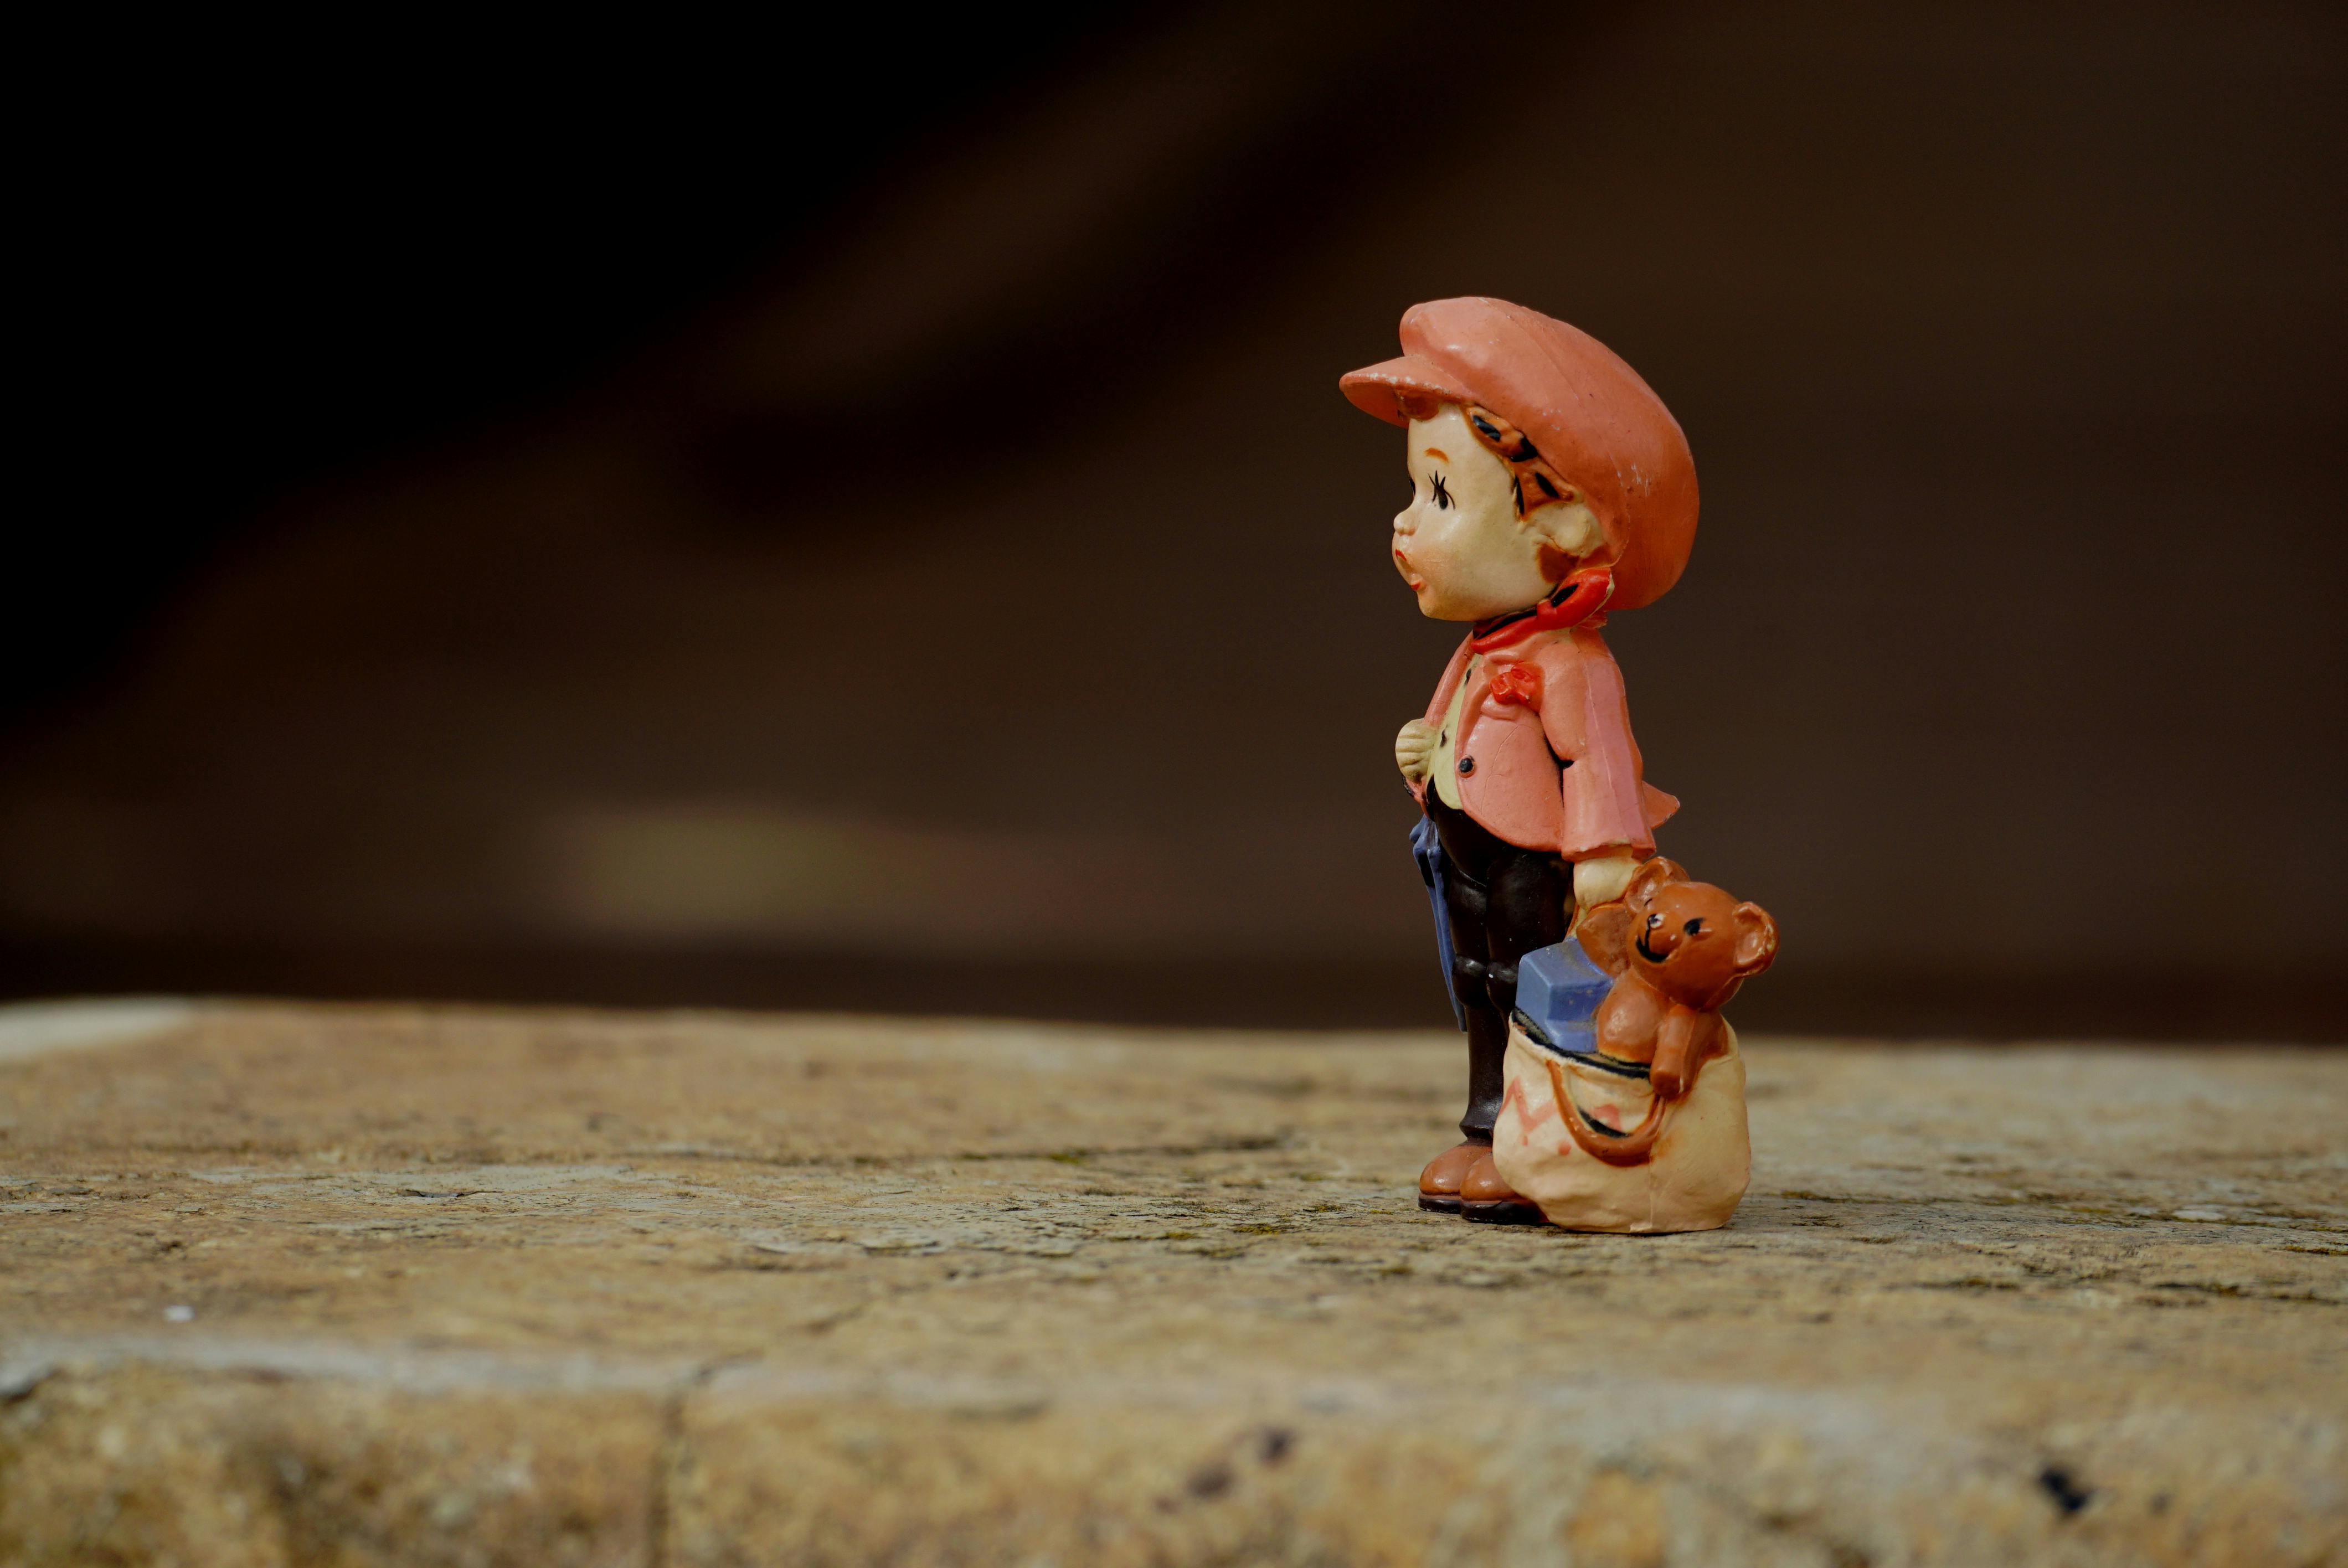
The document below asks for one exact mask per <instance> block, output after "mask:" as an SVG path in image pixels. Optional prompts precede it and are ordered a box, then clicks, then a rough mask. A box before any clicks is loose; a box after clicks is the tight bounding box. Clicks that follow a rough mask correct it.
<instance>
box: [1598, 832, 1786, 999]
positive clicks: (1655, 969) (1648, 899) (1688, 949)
mask: <svg viewBox="0 0 2348 1568" xmlns="http://www.w3.org/2000/svg"><path fill="white" fill-rule="evenodd" d="M1625 902H1626V903H1627V904H1628V905H1629V907H1630V910H1631V943H1630V952H1629V958H1630V960H1631V964H1632V968H1635V969H1637V970H1638V971H1639V973H1640V974H1641V975H1643V976H1644V977H1645V978H1646V979H1647V980H1648V982H1649V983H1650V984H1652V985H1653V986H1654V988H1655V989H1657V990H1659V991H1662V992H1663V994H1664V995H1666V996H1668V997H1670V998H1672V999H1673V1000H1675V1001H1679V1002H1684V1003H1685V1004H1686V1005H1687V1006H1689V1007H1693V1008H1696V1009H1704V1010H1709V1009H1713V1008H1716V1007H1718V1006H1719V1005H1720V1000H1721V999H1722V998H1723V997H1724V995H1725V992H1726V991H1727V990H1728V989H1729V988H1730V987H1731V986H1733V985H1735V983H1736V982H1737V981H1738V980H1741V979H1744V978H1745V977H1746V976H1747V975H1754V974H1758V973H1760V972H1761V971H1762V970H1763V969H1766V968H1768V967H1769V963H1770V960H1771V959H1773V958H1776V956H1777V925H1776V921H1774V920H1772V919H1771V918H1770V917H1769V916H1768V914H1767V912H1766V911H1765V910H1764V909H1763V908H1762V907H1760V906H1759V905H1757V904H1741V903H1739V902H1737V901H1736V899H1735V897H1732V896H1731V895H1730V894H1728V893H1727V892H1726V891H1725V890H1724V889H1722V888H1719V887H1715V886H1712V885H1711V884H1710V883H1708V882H1690V881H1687V880H1685V879H1684V876H1681V875H1680V874H1679V868H1678V867H1677V866H1673V864H1672V863H1671V862H1670V861H1668V860H1651V861H1649V862H1648V863H1647V864H1646V865H1645V866H1641V867H1640V868H1639V872H1638V874H1637V875H1636V876H1633V877H1632V884H1631V886H1630V889H1629V891H1628V894H1627V897H1626V899H1625Z"/></svg>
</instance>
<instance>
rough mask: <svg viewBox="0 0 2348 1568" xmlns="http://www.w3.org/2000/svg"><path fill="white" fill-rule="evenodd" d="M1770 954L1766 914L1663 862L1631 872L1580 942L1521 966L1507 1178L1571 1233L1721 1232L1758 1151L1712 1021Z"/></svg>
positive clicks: (1499, 1136)
mask: <svg viewBox="0 0 2348 1568" xmlns="http://www.w3.org/2000/svg"><path fill="white" fill-rule="evenodd" d="M1585 948H1586V949H1587V956H1586V957H1585V956H1584V954H1583V951H1582V950H1583V949H1585ZM1776 956H1777V924H1776V921H1775V920H1772V919H1771V918H1770V917H1769V915H1768V912H1767V911H1766V910H1765V909H1763V908H1762V907H1760V906H1759V905H1757V904H1751V903H1740V902H1738V901H1737V900H1736V898H1735V897H1733V896H1732V895H1730V894H1728V893H1725V892H1724V891H1722V890H1721V889H1720V888H1718V887H1715V886H1711V885H1710V884H1709V883H1704V882H1691V881H1689V880H1688V879H1687V874H1686V873H1685V872H1684V871H1682V870H1681V869H1680V867H1679V866H1676V865H1674V864H1673V863H1672V862H1671V861H1669V860H1664V859H1662V858H1660V857H1659V858H1657V859H1653V860H1650V861H1648V862H1647V863H1646V864H1645V865H1643V866H1640V867H1639V869H1638V871H1637V872H1636V873H1635V874H1634V875H1633V876H1632V878H1631V886H1630V887H1629V888H1628V889H1627V891H1626V893H1625V895H1624V898H1623V902H1622V904H1621V905H1620V906H1612V907H1609V908H1608V909H1607V910H1605V911H1603V912H1601V913H1599V914H1597V915H1594V916H1592V917H1591V918H1590V919H1587V920H1585V921H1584V922H1583V927H1582V930H1581V938H1580V940H1579V941H1578V942H1568V943H1564V944H1561V945H1560V947H1558V948H1551V949H1548V950H1546V951H1543V952H1541V953H1539V954H1535V955H1531V956H1529V958H1527V959H1526V961H1525V963H1524V966H1523V968H1524V969H1525V971H1526V974H1525V978H1524V982H1523V984H1522V985H1521V986H1520V988H1519V1006H1518V1007H1517V1009H1516V1010H1515V1013H1514V1016H1513V1018H1512V1020H1511V1025H1510V1029H1509V1049H1508V1055H1507V1058H1506V1060H1505V1062H1504V1064H1503V1070H1502V1071H1503V1078H1504V1081H1505V1083H1506V1090H1505V1091H1504V1094H1503V1098H1502V1103H1501V1109H1500V1115H1499V1120H1498V1125H1497V1127H1496V1128H1495V1130H1494V1139H1495V1143H1494V1148H1493V1157H1494V1162H1495V1163H1496V1164H1497V1166H1498V1172H1499V1175H1500V1179H1501V1180H1502V1181H1504V1182H1505V1183H1507V1184H1509V1187H1510V1188H1511V1189H1513V1190H1514V1191H1515V1192H1516V1193H1518V1194H1522V1196H1523V1197H1524V1198H1526V1199H1529V1201H1530V1202H1531V1203H1532V1204H1535V1205H1537V1206H1538V1207H1539V1209H1540V1214H1541V1215H1542V1217H1544V1218H1546V1219H1547V1220H1548V1221H1549V1222H1550V1224H1552V1225H1564V1226H1566V1227H1567V1228H1569V1229H1572V1230H1600V1231H1640V1232H1653V1231H1693V1230H1715V1229H1717V1228H1718V1227H1719V1226H1721V1225H1726V1224H1727V1223H1728V1218H1729V1216H1730V1215H1731V1214H1735V1212H1736V1205H1737V1204H1738V1202H1739V1201H1740V1200H1742V1199H1743V1198H1744V1196H1745V1188H1746V1182H1747V1181H1748V1180H1749V1179H1750V1177H1751V1173H1752V1144H1751V1143H1750V1142H1749V1140H1748V1139H1747V1137H1746V1123H1745V1061H1744V1058H1743V1057H1742V1056H1740V1055H1739V1054H1738V1053H1737V1049H1736V1031H1735V1030H1732V1029H1730V1028H1729V1027H1728V1022H1727V1020H1725V1019H1724V1018H1722V1017H1721V1016H1720V1009H1722V1008H1723V1007H1725V1005H1727V1002H1728V999H1730V998H1731V997H1733V996H1735V994H1736V989H1737V987H1738V986H1740V985H1742V984H1743V983H1744V982H1745V980H1746V979H1747V978H1748V977H1749V976H1752V975H1756V974H1759V973H1760V972H1761V971H1762V970H1763V969H1766V968H1768V967H1769V964H1770V961H1771V960H1772V959H1774V958H1776ZM1593 960H1594V962H1593ZM1608 973H1612V974H1616V975H1618V976H1619V978H1618V979H1614V980H1613V981H1612V984H1611V985H1608V986H1606V988H1605V999H1604V1000H1603V1001H1602V1002H1601V1003H1600V1004H1599V1005H1598V1006H1597V1007H1596V1009H1595V1010H1594V1013H1593V1011H1592V1009H1591V1007H1590V1005H1589V999H1590V997H1591V994H1592V993H1593V990H1594V988H1593V987H1592V986H1591V984H1590V982H1591V981H1592V980H1600V981H1601V983H1602V976H1603V975H1605V974H1608Z"/></svg>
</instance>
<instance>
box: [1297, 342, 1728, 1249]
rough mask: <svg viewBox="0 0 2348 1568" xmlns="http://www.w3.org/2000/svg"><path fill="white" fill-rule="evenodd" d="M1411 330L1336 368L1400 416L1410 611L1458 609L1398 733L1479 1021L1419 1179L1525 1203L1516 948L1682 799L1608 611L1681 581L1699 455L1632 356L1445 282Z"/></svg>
mask: <svg viewBox="0 0 2348 1568" xmlns="http://www.w3.org/2000/svg"><path fill="white" fill-rule="evenodd" d="M1402 347H1403V354H1402V357H1400V358H1399V359H1390V360H1387V361H1385V362H1384V363H1383V364H1374V365H1370V366H1368V367H1367V368H1365V369H1362V370H1357V371H1354V372H1353V373H1352V374H1349V375H1346V376H1344V378H1343V379H1342V380H1341V382H1340V383H1339V384H1340V386H1341V387H1342V388H1343V390H1344V394H1345V395H1346V397H1348V398H1349V399H1351V400H1352V401H1353V403H1354V405H1355V406H1357V407H1359V408H1361V409H1363V410H1365V411H1366V412H1368V413H1371V414H1375V415H1377V416H1378V417H1379V418H1381V419H1384V420H1386V421H1388V422H1389V423H1391V424H1395V425H1404V426H1405V427H1406V429H1407V431H1408V433H1409V445H1408V450H1407V457H1408V463H1409V469H1410V478H1411V484H1412V487H1413V488H1412V495H1411V499H1410V504H1409V505H1408V506H1407V507H1404V508H1403V510H1402V511H1401V512H1399V513H1397V514H1396V515H1395V520H1394V560H1395V569H1397V570H1398V571H1400V572H1401V573H1402V577H1403V580H1404V581H1405V582H1406V583H1407V584H1408V585H1409V586H1410V589H1411V591H1412V593H1414V594H1415V595H1416V596H1417V599H1418V608H1419V613H1421V614H1422V615H1426V616H1428V617H1430V618H1432V619H1434V620H1457V621H1467V622H1469V623H1471V630H1470V631H1469V633H1468V638H1467V640H1466V641H1463V642H1462V643H1461V644H1460V645H1459V648H1458V651H1457V652H1455V653H1453V654H1452V656H1451V662H1450V664H1449V665H1448V666H1447V667H1446V669H1445V670H1444V671H1443V678H1442V680H1441V681H1439V682H1437V685H1436V688H1435V696H1434V699H1433V700H1432V701H1431V702H1428V703H1427V707H1426V716H1425V717H1424V718H1419V719H1414V720H1412V721H1411V722H1410V723H1406V724H1405V725H1404V726H1403V727H1402V733H1400V734H1398V735H1397V736H1395V763H1396V764H1399V766H1400V767H1401V769H1402V774H1403V778H1404V780H1405V782H1406V784H1408V785H1409V787H1410V791H1411V794H1412V795H1413V796H1414V797H1415V798H1416V800H1417V801H1418V803H1419V804H1420V807H1421V809H1422V810H1423V811H1424V813H1425V814H1426V815H1425V819H1424V820H1423V821H1422V823H1421V824H1420V825H1419V828H1418V830H1417V833H1416V835H1415V842H1416V845H1417V846H1418V848H1419V850H1420V856H1421V864H1422V866H1423V868H1424V869H1426V871H1427V872H1428V874H1429V883H1430V886H1431V887H1433V888H1434V890H1435V892H1436V895H1437V902H1436V915H1437V927H1438V932H1439V935H1440V936H1441V937H1442V938H1443V940H1444V943H1445V947H1446V948H1447V952H1446V958H1447V968H1448V971H1449V977H1450V981H1451V989H1452V995H1453V997H1454V999H1455V1001H1456V1009H1457V1013H1458V1015H1459V1017H1460V1021H1461V1023H1462V1026H1463V1027H1464V1028H1465V1029H1466V1030H1467V1033H1468V1113H1467V1114H1466V1115H1465V1116H1463V1117H1461V1118H1460V1121H1459V1133H1460V1138H1461V1140H1462V1141H1461V1142H1460V1143H1459V1144H1458V1145H1457V1147H1454V1148H1452V1149H1448V1150H1447V1151H1445V1152H1444V1153H1440V1154H1438V1155H1437V1156H1436V1157H1435V1158H1434V1159H1433V1160H1432V1161H1430V1162H1429V1163H1428V1164H1427V1166H1426V1169H1425V1170H1424V1171H1423V1172H1421V1173H1420V1175H1419V1180H1418V1192H1419V1200H1418V1201H1419V1204H1420V1206H1422V1207H1424V1208H1429V1209H1436V1210H1439V1211H1444V1212H1449V1213H1464V1214H1467V1215H1468V1216H1469V1217H1470V1218H1478V1219H1522V1218H1528V1217H1530V1218H1538V1217H1539V1215H1538V1211H1533V1210H1531V1209H1530V1208H1529V1205H1528V1204H1524V1203H1523V1202H1522V1201H1520V1200H1519V1198H1518V1197H1517V1195H1516V1194H1514V1193H1513V1192H1511V1191H1510V1190H1509V1186H1508V1184H1507V1183H1505V1182H1504V1181H1502V1180H1501V1179H1500V1176H1499V1174H1498V1171H1497V1170H1496V1169H1495V1168H1494V1166H1493V1163H1492V1127H1493V1123H1494V1122H1495V1120H1496V1119H1497V1118H1498V1113H1499V1110H1500V1097H1501V1082H1502V1080H1501V1061H1502V1058H1503V1056H1504V1055H1505V1053H1506V1051H1507V1049H1508V1036H1509V1013H1510V1011H1511V1010H1512V1009H1513V1007H1514V1004H1515V998H1516V989H1517V963H1518V960H1519V958H1522V957H1523V956H1524V955H1525V954H1527V953H1529V952H1532V951H1534V950H1535V949H1537V948H1545V947H1548V946H1550V945H1551V944H1553V943H1556V942H1559V941H1561V940H1563V939H1564V938H1565V937H1566V936H1567V934H1568V933H1569V931H1570V930H1571V929H1572V928H1573V927H1574V926H1575V924H1576V912H1577V909H1579V910H1580V911H1582V912H1585V913H1586V912H1587V911H1589V910H1591V909H1592V908H1595V907H1598V906H1600V905H1604V904H1609V903H1612V902H1614V901H1615V900H1618V899H1620V898H1621V897H1622V891H1623V888H1624V887H1625V886H1627V885H1628V883H1629V882H1630V879H1631V874H1632V871H1633V870H1634V869H1635V868H1636V867H1637V866H1638V865H1639V863H1640V862H1641V861H1642V860H1643V859H1644V858H1646V857H1647V856H1650V855H1652V854H1653V852H1654V829H1655V826H1656V825H1657V824H1659V823H1661V822H1663V819H1664V818H1666V817H1668V816H1669V815H1671V814H1672V813H1673V811H1675V810H1676V809H1678V804H1679V803H1678V802H1677V801H1675V800H1673V798H1672V797H1671V796H1670V795H1667V794H1663V792H1662V791H1661V790H1658V789H1656V788H1654V787H1653V785H1651V784H1647V783H1646V782H1645V781H1644V779H1643V777H1642V776H1641V764H1640V760H1639V748H1638V745H1637V743H1635V742H1633V741H1632V738H1631V719H1630V711H1629V708H1628V706H1627V704H1626V702H1625V700H1624V697H1623V691H1622V671H1620V670H1618V669H1617V668H1616V667H1615V663H1614V659H1613V656H1612V654H1610V653H1609V652H1608V651H1606V643H1605V640H1604V639H1603V638H1602V637H1601V636H1600V634H1599V630H1600V628H1601V627H1602V626H1603V625H1604V624H1605V620H1606V614H1607V612H1608V611H1609V610H1632V609H1636V608H1637V607H1639V606H1641V605H1643V604H1649V603H1652V602H1653V601H1654V600H1656V599H1658V598H1660V597H1661V596H1662V595H1663V593H1664V592H1665V591H1666V590H1667V589H1670V588H1671V586H1672V584H1673V583H1674V582H1675V581H1677V580H1678V579H1679V575H1680V571H1681V569H1682V568H1683V567H1684V566H1685V565H1686V564H1687V557H1688V550H1689V548H1690V547H1691V545H1693V544H1694V538H1695V521H1696V485H1695V464H1694V459H1693V458H1692V457H1691V456H1690V455H1689V453H1688V446H1687V438H1686V437H1685V436H1684V435H1682V434H1681V431H1680V427H1679V425H1678V422H1677V421H1675V420H1674V419H1673V417H1672V415H1671V414H1670V412H1669V411H1668V410H1667V409H1665V408H1664V406H1663V401H1662V400H1661V399H1660V398H1658V397H1657V396H1656V395H1654V393H1653V391H1651V390H1650V389H1649V388H1648V386H1647V384H1646V383H1645V382H1643V381H1642V380H1640V379H1639V376H1638V374H1637V373H1636V372H1634V371H1633V370H1632V368H1631V367H1630V366H1629V365H1627V364H1623V363H1622V360H1621V359H1619V358H1617V357H1616V356H1615V355H1614V354H1613V353H1612V351H1610V350H1609V349H1608V348H1607V347H1606V346H1605V345H1604V344H1603V343H1599V342H1598V341H1597V340H1596V339H1595V338H1592V337H1591V336H1590V335H1589V334H1588V333H1583V332H1581V331H1580V330H1578V329H1576V328H1574V327H1571V326H1569V325H1567V324H1566V323H1563V322H1560V321H1555V320H1552V319H1550V317H1548V316H1545V315H1542V314H1540V313H1538V312H1535V311H1529V310H1526V309H1525V308H1523V307H1522V306H1520V305H1512V304H1509V303H1507V302H1503V301H1500V300H1491V299H1481V298H1469V299H1457V300H1437V301H1434V302H1430V303H1427V304H1423V305H1416V306H1414V307H1413V308H1412V309H1411V310H1410V311H1409V313H1406V315H1405V316H1404V317H1403V319H1402Z"/></svg>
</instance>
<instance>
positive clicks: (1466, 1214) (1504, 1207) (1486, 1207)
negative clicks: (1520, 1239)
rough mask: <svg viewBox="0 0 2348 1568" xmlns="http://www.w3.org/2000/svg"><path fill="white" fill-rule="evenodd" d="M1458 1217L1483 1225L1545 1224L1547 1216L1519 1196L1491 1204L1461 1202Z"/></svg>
mask: <svg viewBox="0 0 2348 1568" xmlns="http://www.w3.org/2000/svg"><path fill="white" fill-rule="evenodd" d="M1459 1217H1460V1218H1462V1219H1468V1220H1473V1221H1475V1222H1476V1223H1477V1224H1478V1225H1547V1224H1549V1219H1548V1216H1546V1215H1544V1214H1542V1213H1541V1212H1540V1209H1538V1208H1536V1207H1535V1206H1534V1205H1532V1204H1529V1203H1526V1202H1524V1201H1523V1200H1522V1199H1520V1198H1509V1199H1506V1200H1503V1201H1502V1202H1499V1203H1492V1204H1465V1203H1463V1204H1460V1205H1459Z"/></svg>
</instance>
